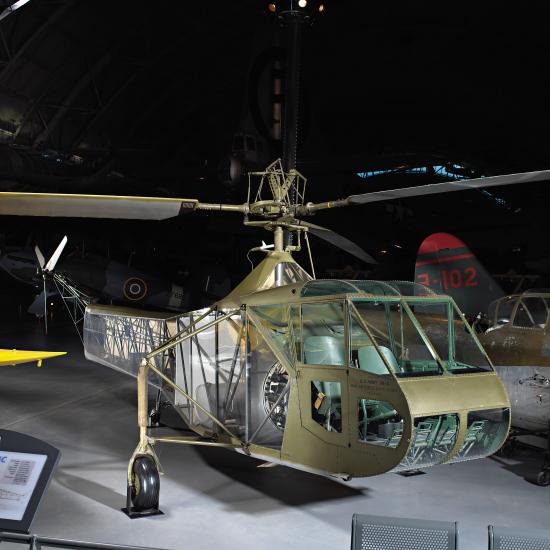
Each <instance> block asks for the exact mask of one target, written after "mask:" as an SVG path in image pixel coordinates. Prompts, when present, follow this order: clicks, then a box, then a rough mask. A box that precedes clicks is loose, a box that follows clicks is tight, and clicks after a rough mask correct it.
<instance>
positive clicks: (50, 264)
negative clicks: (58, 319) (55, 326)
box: [31, 235, 68, 334]
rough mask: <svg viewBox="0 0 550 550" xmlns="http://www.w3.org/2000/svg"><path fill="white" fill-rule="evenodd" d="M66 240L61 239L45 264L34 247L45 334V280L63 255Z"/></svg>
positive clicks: (37, 248)
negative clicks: (39, 278)
mask: <svg viewBox="0 0 550 550" xmlns="http://www.w3.org/2000/svg"><path fill="white" fill-rule="evenodd" d="M67 240H68V239H67V235H65V236H64V237H63V239H61V242H60V243H59V244H58V245H57V248H56V249H55V252H54V253H53V254H52V256H51V258H50V259H49V260H48V261H47V262H46V260H45V258H44V254H42V251H41V250H40V248H39V247H38V245H36V246H35V247H34V253H35V254H36V259H37V260H38V265H39V268H40V273H41V275H42V285H43V290H42V292H41V294H42V295H43V296H42V298H43V304H44V330H45V331H46V334H48V291H47V288H46V286H47V285H46V279H47V277H48V276H49V275H51V274H52V273H53V271H54V269H55V266H56V265H57V262H58V261H59V258H60V257H61V254H62V253H63V249H64V248H65V245H66V244H67ZM38 299H40V296H39V298H38ZM35 301H38V300H35ZM33 306H34V303H33V304H32V305H31V309H32V311H33V312H36V309H37V308H33Z"/></svg>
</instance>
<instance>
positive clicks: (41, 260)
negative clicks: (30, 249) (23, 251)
mask: <svg viewBox="0 0 550 550" xmlns="http://www.w3.org/2000/svg"><path fill="white" fill-rule="evenodd" d="M34 253H35V254H36V259H37V260H38V265H39V266H40V269H44V265H45V264H46V260H45V259H44V254H42V251H41V250H40V248H38V245H36V246H35V247H34Z"/></svg>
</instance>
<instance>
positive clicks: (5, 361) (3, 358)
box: [0, 349, 67, 367]
mask: <svg viewBox="0 0 550 550" xmlns="http://www.w3.org/2000/svg"><path fill="white" fill-rule="evenodd" d="M66 353H67V352H66V351H23V350H21V351H19V350H16V349H0V367H1V366H3V365H18V364H19V363H33V362H34V361H36V362H37V363H38V366H41V365H42V359H49V358H50V357H57V356H58V355H65V354H66Z"/></svg>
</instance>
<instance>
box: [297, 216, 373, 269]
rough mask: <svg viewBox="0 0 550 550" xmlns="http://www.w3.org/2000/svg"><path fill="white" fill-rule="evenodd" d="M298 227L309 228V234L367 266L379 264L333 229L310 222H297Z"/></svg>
mask: <svg viewBox="0 0 550 550" xmlns="http://www.w3.org/2000/svg"><path fill="white" fill-rule="evenodd" d="M296 223H297V224H298V225H303V226H305V227H307V228H308V232H309V233H311V234H312V235H315V236H316V237H319V238H320V239H323V240H324V241H327V242H329V243H330V244H332V245H334V246H336V247H337V248H340V249H342V250H344V251H345V252H347V253H348V254H351V255H352V256H355V257H356V258H359V259H360V260H363V261H364V262H365V263H367V264H377V263H378V262H377V261H376V260H375V259H374V258H373V257H372V256H371V255H370V254H368V253H367V252H365V251H364V250H363V249H362V248H361V247H360V246H359V245H357V244H355V243H354V242H353V241H350V240H349V239H348V238H347V237H344V236H343V235H340V234H339V233H336V232H335V231H332V229H327V228H326V227H321V226H320V225H315V224H313V223H310V222H305V221H303V220H296Z"/></svg>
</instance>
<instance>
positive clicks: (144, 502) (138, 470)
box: [131, 455, 160, 512]
mask: <svg viewBox="0 0 550 550" xmlns="http://www.w3.org/2000/svg"><path fill="white" fill-rule="evenodd" d="M159 493H160V477H159V472H158V469H157V465H156V463H155V461H154V459H153V457H151V456H149V455H140V456H138V457H136V459H135V460H134V464H133V466H132V493H131V497H132V506H133V508H134V510H135V511H136V512H143V511H145V510H150V509H151V508H158V504H159Z"/></svg>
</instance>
